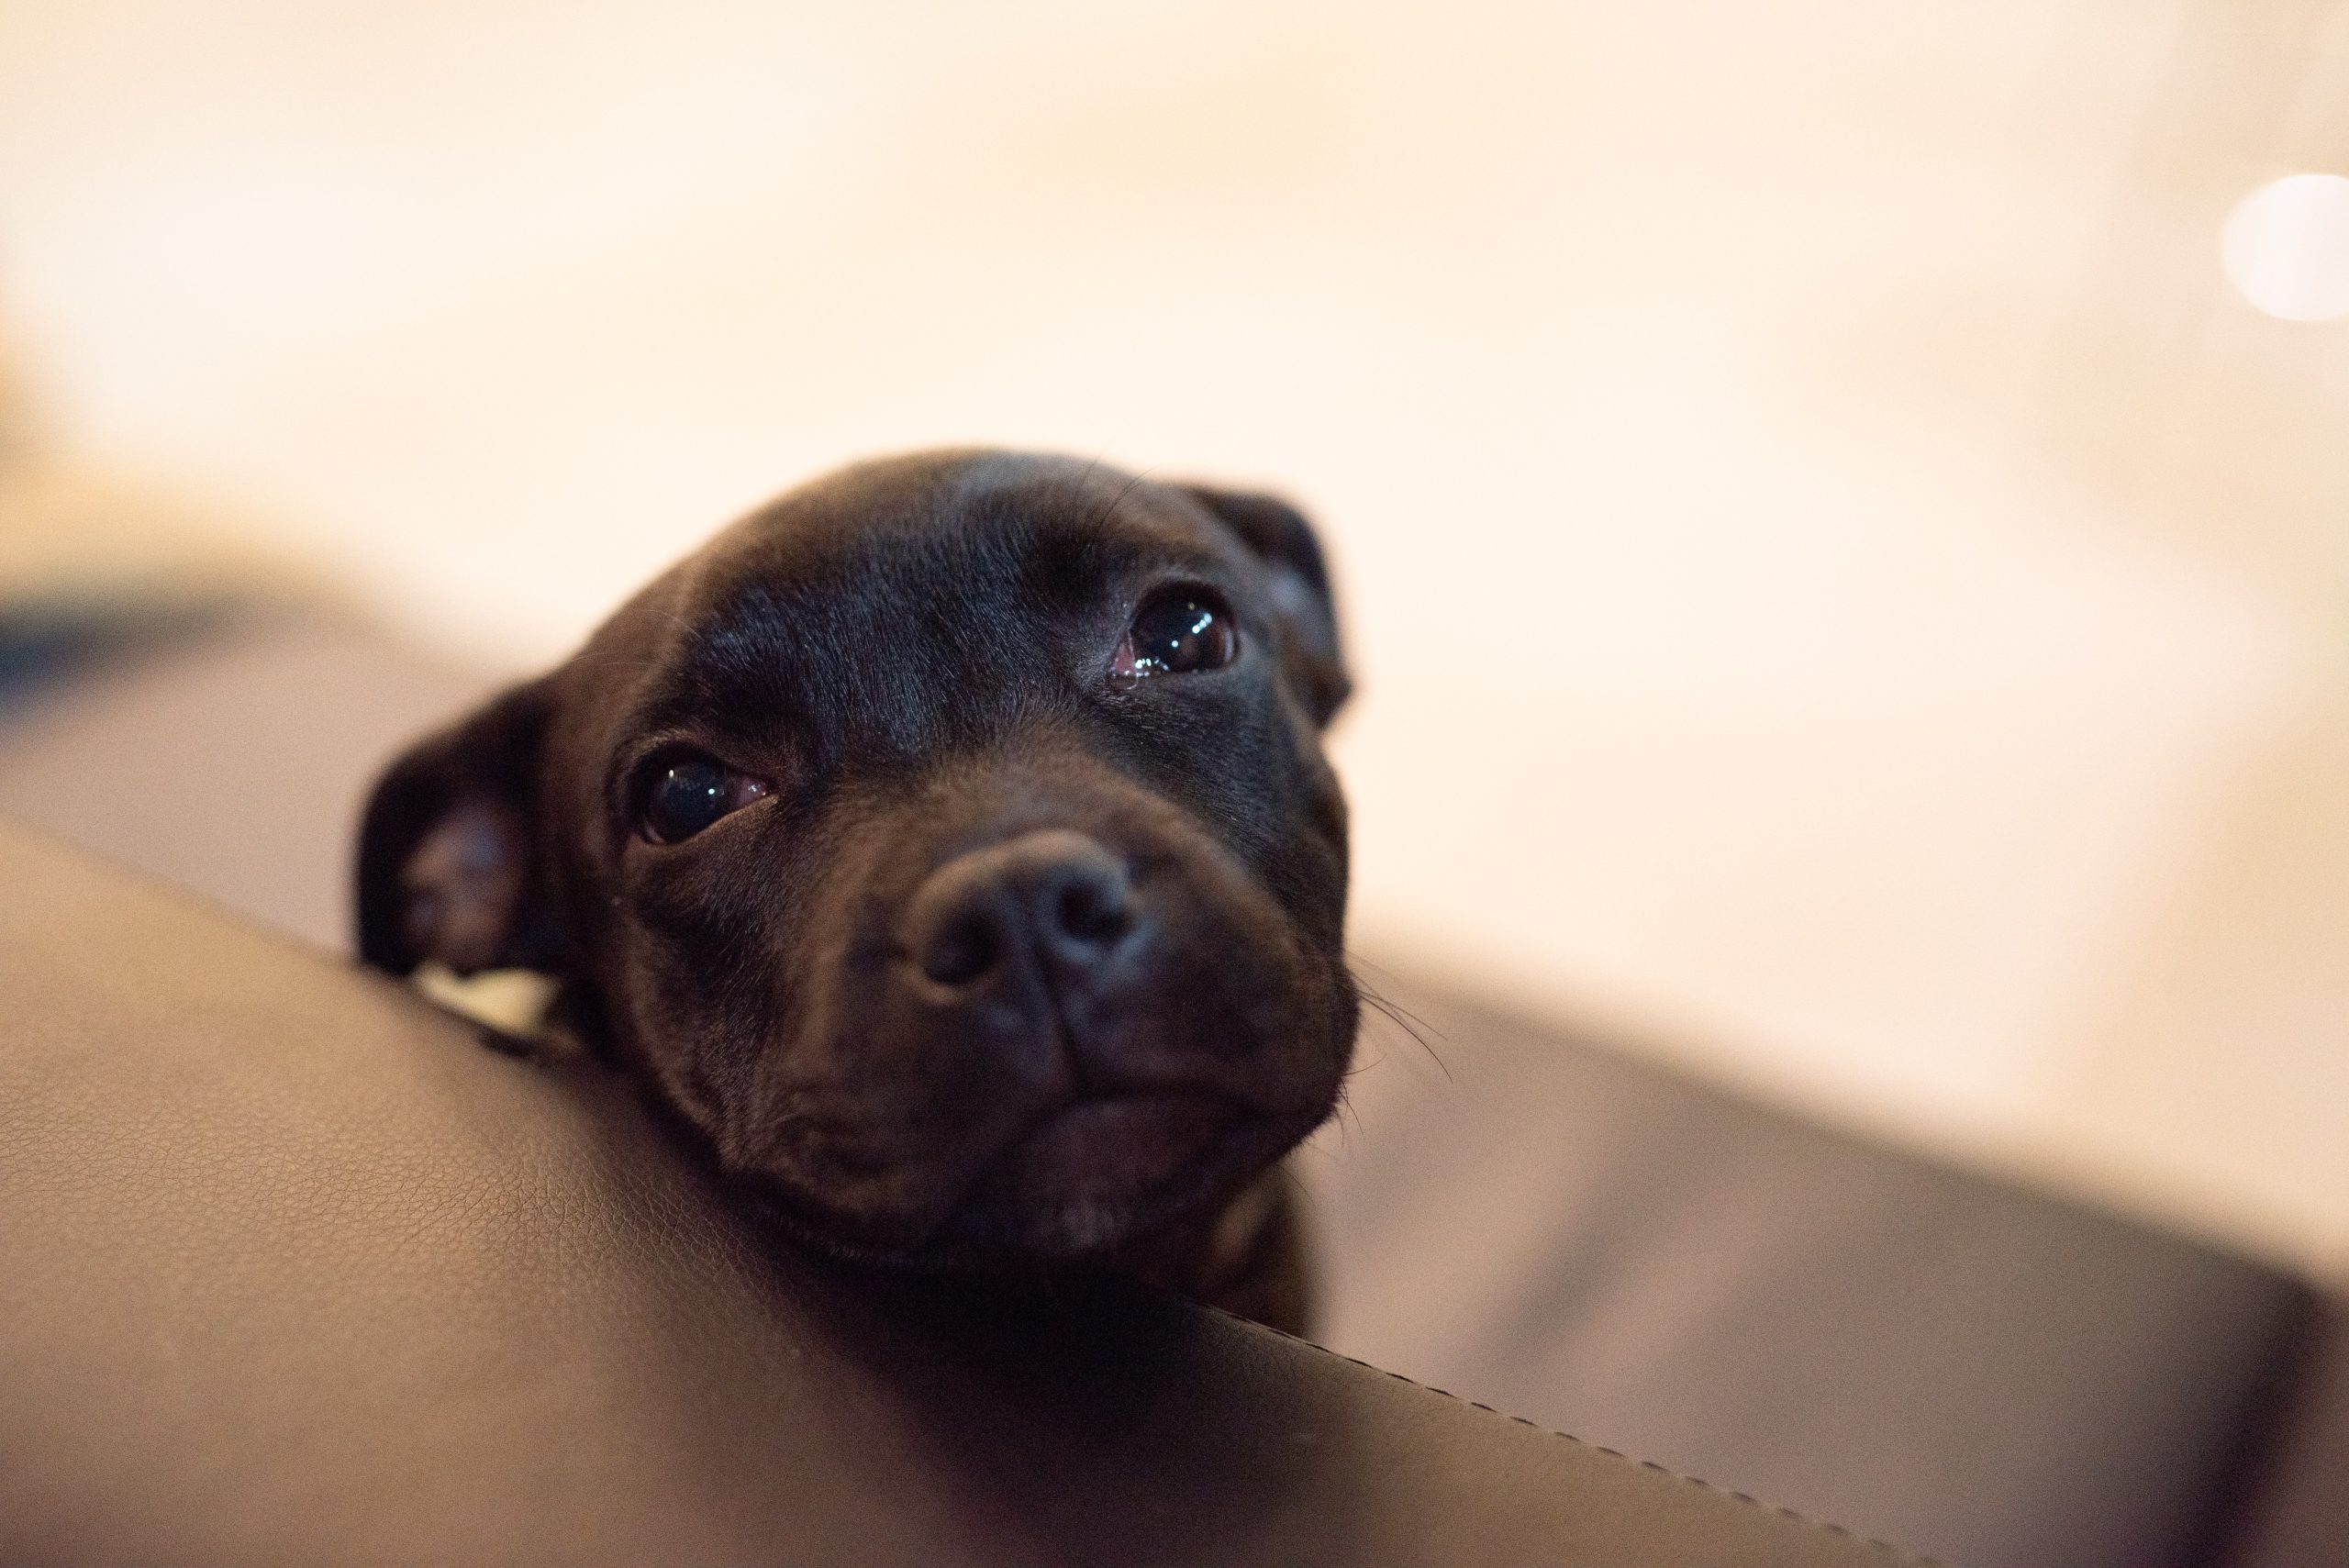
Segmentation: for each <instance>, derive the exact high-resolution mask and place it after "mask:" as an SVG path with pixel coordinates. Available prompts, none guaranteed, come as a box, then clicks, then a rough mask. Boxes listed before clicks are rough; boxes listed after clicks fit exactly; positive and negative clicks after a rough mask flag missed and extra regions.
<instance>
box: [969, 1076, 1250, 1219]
mask: <svg viewBox="0 0 2349 1568" xmlns="http://www.w3.org/2000/svg"><path fill="white" fill-rule="evenodd" d="M1239 1118H1240V1110H1239V1107H1238V1106H1234V1105H1233V1104H1232V1103H1231V1102H1230V1101H1229V1100H1226V1099H1223V1098H1220V1097H1219V1096H1217V1095H1205V1094H1187V1093H1172V1092H1169V1093H1155V1094H1142V1095H1118V1096H1116V1097H1114V1098H1110V1099H1100V1100H1085V1101H1083V1102H1081V1103H1079V1104H1077V1105H1074V1106H1069V1107H1068V1108H1067V1109H1065V1110H1063V1111H1059V1112H1056V1113H1055V1114H1053V1115H1052V1117H1051V1118H1049V1119H1048V1120H1046V1121H1045V1122H1044V1123H1043V1124H1042V1125H1041V1126H1040V1127H1039V1128H1037V1129H1036V1130H1035V1131H1033V1132H1031V1133H1030V1134H1029V1135H1028V1136H1027V1137H1026V1138H1024V1139H1022V1140H1020V1141H1019V1143H1018V1144H1016V1145H1015V1146H1014V1147H1013V1148H1012V1150H1011V1151H1010V1153H1009V1155H1008V1159H1007V1164H1008V1167H1009V1170H1008V1174H1009V1175H1010V1176H1011V1177H1012V1180H1013V1181H1014V1182H1015V1183H1016V1184H1017V1185H1018V1186H1019V1187H1020V1188H1021V1189H1023V1190H1024V1191H1025V1192H1027V1193H1030V1194H1032V1195H1036V1196H1039V1197H1042V1196H1045V1195H1050V1196H1051V1197H1052V1198H1054V1199H1058V1200H1060V1201H1062V1202H1069V1201H1079V1202H1084V1201H1092V1202H1106V1201H1116V1200H1119V1199H1130V1198H1134V1197H1138V1196H1140V1195H1143V1194H1145V1193H1148V1192H1149V1191H1151V1190H1152V1189H1153V1188H1156V1187H1161V1186H1163V1185H1165V1184H1168V1183H1170V1182H1173V1181H1174V1180H1175V1179H1176V1178H1177V1177H1179V1176H1181V1175H1183V1174H1184V1173H1186V1171H1187V1170H1188V1169H1189V1168H1190V1167H1191V1166H1192V1165H1193V1164H1194V1163H1195V1162H1197V1160H1198V1158H1199V1157H1200V1155H1201V1154H1202V1153H1204V1152H1205V1151H1207V1150H1208V1149H1209V1148H1210V1147H1212V1146H1213V1145H1214V1144H1215V1143H1216V1141H1217V1140H1219V1139H1220V1138H1221V1137H1222V1136H1223V1135H1224V1134H1225V1133H1226V1132H1228V1131H1229V1130H1230V1129H1231V1127H1232V1125H1233V1124H1234V1123H1235V1122H1236V1121H1238V1120H1239Z"/></svg>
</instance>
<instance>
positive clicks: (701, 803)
mask: <svg viewBox="0 0 2349 1568" xmlns="http://www.w3.org/2000/svg"><path fill="white" fill-rule="evenodd" d="M766 794H767V785H766V784H765V783H764V782H763V780H759V779H754V778H752V777H751V775H750V774H748V773H737V772H735V771H734V770H733V769H732V768H729V767H728V766H727V765H726V764H725V763H723V762H719V761H718V759H716V758H715V757H708V756H704V755H703V754H701V753H700V752H698V751H688V752H681V753H675V754H673V755H671V756H669V757H667V758H664V759H662V760H661V761H660V762H655V763H654V764H653V767H652V769H651V780H650V782H649V783H648V784H647V785H646V787H645V791H644V796H643V799H644V805H643V807H642V809H641V810H640V813H639V817H640V826H641V829H642V831H643V834H644V836H645V838H647V839H649V840H651V841H652V842H653V843H656V844H674V843H678V842H680V841H682V840H686V839H690V838H692V837H693V836H694V835H695V834H696V833H698V832H700V831H701V830H702V829H703V828H707V827H708V826H709V825H710V824H711V823H713V822H716V821H717V820H718V818H719V817H729V816H731V815H733V814H734V813H735V812H737V811H740V810H741V809H742V807H744V806H748V805H750V804H751V802H752V801H755V800H758V799H760V798H762V797H763V796H764V795H766Z"/></svg>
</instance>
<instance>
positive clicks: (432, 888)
mask: <svg viewBox="0 0 2349 1568" xmlns="http://www.w3.org/2000/svg"><path fill="white" fill-rule="evenodd" d="M550 710H551V698H550V696H549V694H548V692H547V688H546V684H545V683H544V682H532V683H530V684H527V685H520V686H516V687H514V688H512V689H511V690H509V691H507V692H506V693H504V694H503V695H500V696H498V697H496V698H495V699H494V700H492V701H491V702H490V703H489V705H488V706H485V707H484V708H482V709H481V710H480V711H479V712H477V713H475V714H473V716H472V717H469V718H466V719H463V720H462V721H461V722H459V723H457V724H454V725H451V727H450V728H446V729H443V730H441V731H440V732H439V733H437V734H434V735H429V736H427V737H426V738H425V739H424V740H419V741H418V742H417V743H416V745H414V746H412V747H410V748H409V749H408V751H406V753H405V754H404V755H402V756H401V757H400V758H399V760H398V761H397V762H394V763H393V764H392V765H391V767H390V768H389V769H387V770H385V772H384V776H383V777H382V778H381V779H379V780H377V781H376V784H375V790H374V794H373V795H371V796H370V797H369V799H368V802H367V810H366V814H365V816H364V817H362V819H361V822H360V828H359V864H358V878H357V884H358V885H357V893H358V924H359V957H360V960H361V961H362V962H365V963H371V964H373V965H374V966H375V967H376V968H378V969H385V970H389V971H391V972H392V973H395V974H406V973H409V972H410V971H412V970H414V969H415V968H416V967H417V965H418V964H420V963H423V962H427V961H428V960H437V961H438V962H441V963H444V964H446V965H447V966H448V967H449V968H451V969H452V970H454V971H456V972H457V973H460V974H472V973H477V972H479V971H481V970H484V969H551V968H552V967H553V966H554V962H555V958H556V955H557V953H558V951H559V948H558V944H557V943H556V941H555V940H554V926H553V921H552V919H551V906H550V904H549V901H548V899H547V896H546V891H545V884H544V877H543V875H542V870H541V867H540V863H539V853H538V841H539V835H538V824H537V813H538V806H537V795H538V783H537V781H538V771H539V769H538V762H539V751H540V745H541V743H542V741H543V740H544V738H545V734H546V728H547V717H548V714H549V712H550Z"/></svg>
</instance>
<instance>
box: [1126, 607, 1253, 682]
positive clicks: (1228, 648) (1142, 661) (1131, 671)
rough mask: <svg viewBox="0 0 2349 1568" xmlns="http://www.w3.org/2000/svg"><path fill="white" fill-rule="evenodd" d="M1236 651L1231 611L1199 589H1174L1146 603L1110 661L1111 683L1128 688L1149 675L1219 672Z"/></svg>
mask: <svg viewBox="0 0 2349 1568" xmlns="http://www.w3.org/2000/svg"><path fill="white" fill-rule="evenodd" d="M1239 651H1240V634H1239V632H1238V631H1237V630H1236V629H1235V628H1233V626H1232V624H1231V612H1230V611H1229V610H1227V609H1225V608H1224V607H1223V602H1222V601H1221V600H1220V599H1218V598H1217V597H1215V595H1212V594H1210V593H1208V591H1207V590H1205V589H1203V588H1177V589H1175V590H1173V591H1172V592H1169V593H1164V594H1161V595H1157V596H1156V597H1155V598H1152V599H1150V600H1148V601H1147V602H1145V603H1144V604H1143V605H1142V606H1141V609H1140V610H1139V611H1137V612H1136V613H1135V615H1134V624H1133V625H1132V626H1131V627H1130V628H1127V631H1126V635H1125V637H1124V638H1123V639H1121V640H1120V641H1119V644H1118V651H1117V653H1116V654H1115V655H1114V656H1113V657H1112V658H1111V659H1110V661H1109V684H1111V685H1113V686H1117V687H1119V688H1124V687H1130V686H1131V685H1133V684H1135V683H1137V682H1139V681H1144V680H1148V679H1149V678H1151V677H1152V676H1153V675H1187V674H1191V673H1195V672H1197V671H1201V670H1214V669H1219V668H1220V667H1221V666H1223V665H1225V664H1229V663H1230V662H1231V659H1232V656H1233V655H1234V654H1236V653H1238V652H1239Z"/></svg>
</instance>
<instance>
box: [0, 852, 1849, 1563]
mask: <svg viewBox="0 0 2349 1568" xmlns="http://www.w3.org/2000/svg"><path fill="white" fill-rule="evenodd" d="M0 1020H5V1022H0V1193H5V1194H6V1202H5V1203H0V1322H5V1323H6V1328H7V1331H6V1333H5V1334H4V1335H0V1561H6V1562H41V1563H49V1564H59V1565H63V1564H73V1563H109V1564H114V1563H134V1562H138V1563H144V1562H172V1563H176V1564H183V1565H202V1564H208V1563H238V1564H267V1563H287V1564H293V1563H303V1564H312V1563H322V1562H334V1563H342V1564H354V1563H372V1562H381V1563H394V1562H399V1563H421V1562H434V1563H462V1562H483V1563H512V1564H519V1563H537V1562H545V1563H555V1562H690V1563H731V1562H742V1563H749V1562H779V1563H780V1562H789V1563H798V1564H810V1565H819V1564H826V1563H841V1564H849V1563H853V1564H857V1565H859V1568H871V1565H876V1564H891V1563H907V1564H914V1563H918V1564H925V1565H936V1564H945V1563H963V1562H967V1563H975V1564H996V1563H1031V1562H1032V1563H1055V1564H1063V1563H1089V1562H1102V1563H1112V1562H1115V1563H1125V1562H1132V1563H1168V1564H1173V1563H1230V1564H1249V1563H1264V1564H1273V1563H1284V1564H1308V1563H1364V1564H1373V1563H1375V1564H1380V1565H1382V1568H1386V1565H1400V1564H1411V1563H1430V1564H1434V1563H1444V1564H1458V1563H1509V1562H1526V1563H1535V1562H1539V1563H1546V1564H1560V1565H1569V1568H1571V1565H1575V1564H1588V1565H1592V1568H1598V1565H1600V1564H1605V1565H1608V1568H1624V1565H1629V1564H1641V1563H1655V1564H1673V1565H1675V1568H1696V1565H1700V1564H1708V1563H1717V1564H1722V1565H1724V1568H1726V1565H1730V1564H1736V1565H1740V1568H1765V1565H1769V1564H1788V1565H1793V1564H1820V1565H1825V1564H1831V1563H1855V1564H1856V1563H1874V1564H1877V1565H1879V1568H1881V1564H1882V1563H1884V1562H1886V1561H1887V1557H1886V1555H1885V1554H1884V1553H1883V1552H1882V1551H1880V1550H1879V1549H1877V1548H1874V1547H1871V1546H1868V1545H1866V1544H1864V1543H1862V1542H1859V1541H1856V1540H1852V1539H1851V1538H1849V1537H1846V1536H1842V1535H1840V1534H1837V1533H1834V1532H1831V1531H1830V1530H1827V1529H1820V1528H1819V1527H1817V1526H1814V1525H1809V1524H1805V1523H1800V1522H1797V1521H1794V1520H1791V1519H1789V1518H1785V1517H1782V1516H1780V1515H1778V1514H1776V1513H1774V1512H1771V1511H1769V1510H1767V1509H1765V1508H1762V1507H1756V1506H1754V1505H1752V1504H1749V1503H1745V1502H1742V1501H1739V1500H1736V1499H1734V1498H1731V1497H1729V1496H1724V1495H1722V1494H1720V1493H1718V1492H1714V1491H1711V1490H1709V1489H1706V1488H1703V1487H1700V1486H1698V1485H1693V1484H1691V1483H1688V1482H1685V1481H1680V1480H1677V1479H1674V1478H1670V1477H1667V1476H1664V1475H1662V1474H1659V1473H1654V1472H1653V1471H1650V1470H1647V1469H1643V1468H1642V1467H1640V1466H1638V1465H1636V1464H1633V1463H1631V1462H1627V1461H1624V1460H1621V1459H1619V1458H1615V1457H1612V1456H1609V1455H1608V1454H1606V1453H1604V1452H1602V1451H1597V1450H1594V1449H1591V1448H1587V1447H1585V1446H1583V1445H1581V1444H1578V1443H1575V1442H1573V1441H1570V1440H1565V1439H1562V1438H1558V1437H1554V1436H1552V1435H1549V1434H1547V1433H1545V1432H1542V1431H1540V1430H1537V1429H1533V1428H1531V1427H1528V1426H1525V1425H1522V1424H1520V1423H1516V1422H1511V1421H1508V1420H1505V1419H1502V1418H1498V1417H1496V1416H1492V1415H1489V1414H1486V1413H1485V1412H1482V1411H1479V1410H1476V1409H1475V1408H1472V1407H1468V1406H1466V1405H1464V1404H1462V1403H1459V1402H1457V1401H1455V1400H1452V1399H1448V1398H1446V1397H1443V1396H1439V1395H1436V1394H1432V1393H1429V1392H1427V1391H1425V1390H1423V1389H1420V1388H1418V1387H1416V1386H1413V1385H1408V1384H1406V1383H1404V1382H1402V1381H1400V1380H1398V1379H1396V1378H1393V1377H1390V1376H1387V1375H1385V1374H1383V1373H1377V1372H1374V1371H1371V1370H1369V1369H1367V1368H1364V1367H1361V1366H1358V1365H1355V1364H1353V1363H1352V1362H1345V1361H1343V1360H1341V1359H1339V1358H1337V1357H1334V1356H1331V1355H1330V1354H1328V1353H1326V1352H1324V1351H1319V1350H1316V1349H1313V1348H1311V1347H1309V1346H1306V1345H1303V1344H1301V1343H1298V1342H1297V1341H1293V1340H1284V1339H1281V1338H1279V1337H1277V1336H1275V1335H1272V1334H1270V1333H1267V1332H1265V1331H1264V1330H1261V1329H1253V1328H1252V1327H1249V1326H1246V1325H1243V1324H1241V1323H1239V1322H1237V1321H1235V1320H1231V1319H1227V1318H1219V1317H1215V1316H1212V1315H1208V1314H1205V1313H1202V1312H1199V1311H1197V1310H1196V1309H1193V1308H1190V1307H1184V1306H1182V1305H1180V1304H1178V1303H1175V1302H1173V1301H1171V1300H1166V1299H1163V1298H1159V1297H1155V1296H1146V1295H1142V1294H1140V1293H1132V1292H1125V1291H1119V1290H1115V1289H1109V1288H1107V1287H1102V1288H1074V1287H1070V1288H1061V1289H1052V1290H1041V1291H1039V1290H1032V1289H1024V1288H1015V1287H1008V1286H995V1287H981V1286H977V1285H974V1284H969V1283H967V1282H959V1281H952V1280H937V1281H907V1280H904V1279H881V1278H875V1277H871V1276H860V1275H857V1274H854V1273H847V1272H843V1271H841V1270H837V1269H834V1268H831V1267H828V1266H824V1265H821V1264H818V1263H817V1262H813V1261H811V1260H809V1259H807V1258H805V1257H802V1256H800V1255H798V1254H796V1252H795V1251H792V1250H791V1249H790V1248H788V1247H786V1246H785V1245H783V1244H782V1243H780V1242H779V1241H777V1240H774V1238H772V1237H771V1236H768V1235H767V1234H765V1233H764V1232H763V1230H762V1229H759V1228H758V1227H757V1226H756V1225H755V1224H754V1223H752V1222H751V1220H750V1219H748V1218H746V1217H744V1216H742V1215H740V1214H738V1213H736V1212H735V1211H734V1210H733V1209H732V1208H730V1207H729V1205H728V1204H727V1203H726V1202H725V1201H724V1200H723V1199H722V1198H721V1197H720V1195H718V1194H717V1193H716V1192H715V1191H714V1190H713V1189H712V1188H711V1187H710V1186H708V1185H707V1184H706V1183H705V1181H704V1180H703V1178H702V1176H701V1175H700V1174H699V1173H698V1171H697V1169H696V1167H695V1165H694V1164H693V1163H692V1162H690V1161H688V1160H685V1159H684V1158H681V1157H680V1155H679V1154H678V1152H677V1151H676V1150H675V1148H674V1146H673V1144H672V1143H671V1141H670V1140H668V1139H666V1138H665V1137H664V1136H663V1135H662V1133H661V1132H660V1130H659V1129H655V1128H653V1127H652V1126H651V1125H649V1124H648V1122H647V1121H646V1119H645V1118H644V1117H643V1115H642V1114H641V1113H640V1110H639V1108H638V1104H637V1101H636V1100H635V1099H634V1097H633V1096H632V1095H629V1094H628V1093H627V1092H625V1090H624V1089H622V1088H621V1087H619V1086H618V1085H617V1084H615V1083H613V1082H612V1081H610V1080H608V1079H607V1078H606V1077H605V1076H603V1075H602V1074H601V1073H600V1071H598V1070H593V1069H574V1070H569V1071H568V1072H556V1071H551V1070H548V1069H545V1068H541V1067H538V1066H535V1065H532V1064H529V1063H526V1062H518V1061H516V1060H513V1059H510V1058H507V1057H503V1056H499V1055H495V1054H494V1053H492V1052H490V1051H485V1050H484V1049H482V1048H481V1047H480V1045H478V1044H477V1043H476V1041H475V1040H474V1039H473V1037H472V1035H471V1034H470V1032H469V1031H468V1030H467V1029H464V1028H462V1027H460V1026H458V1025H457V1024H455V1023H454V1022H452V1021H451V1020H450V1019H448V1018H444V1017H442V1016H440V1015H438V1014H435V1013H433V1012H431V1011H430V1010H429V1009H428V1008H427V1007H426V1006H424V1005H422V1004H421V1003H420V1002H418V1001H417V1000H416V999H415V998H414V997H413V996H412V995H409V994H407V993H406V992H405V991H402V990H399V989H397V988H395V987H394V986H392V985H391V984H388V983H384V982H380V981H377V980H375V979H372V978H369V977H366V976H362V974H359V973H355V972H353V971H351V970H350V969H348V968H345V967H343V966H342V965H340V964H339V963H336V962H330V961H328V960H326V959H324V958H321V957H317V956H314V955H311V954H308V953H304V952H301V951H296V950H294V949H291V948H288V947H286V946H284V945H282V944H281V943H280V942H279V941H277V940H273V939H270V938H267V937H264V936H262V935H260V934H258V933H256V932H254V931H252V930H250V929H245V928H244V927H242V926H240V925H239V924H237V923H235V922H233V921H230V920H228V919H227V918H224V917H220V916H218V915H216V914H214V913H212V912H210V911H208V910H206V909H204V908H202V907H200V906H196V905H195V904H193V903H192V902H190V901H188V900H186V899H185V898H184V897H183V896H182V895H176V894H171V893H166V892H163V891H161V890H159V889H155V888H151V887H149V886H147V885H144V884H137V883H134V882H131V881H130V880H128V879H127V878H125V877H124V876H122V875H121V874H119V873H111V872H101V871H98V870H96V869H95V868H93V867H92V866H90V865H88V864H87V863H85V862H82V861H81V860H80V859H79V858H78V857H75V856H72V855H71V854H69V853H67V852H64V851H61V850H59V849H57V848H55V847H53V846H50V845H48V844H46V843H41V842H37V841H35V840H32V839H30V838H28V837H27V836H25V835H24V834H22V833H21V832H18V831H17V830H14V829H0Z"/></svg>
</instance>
